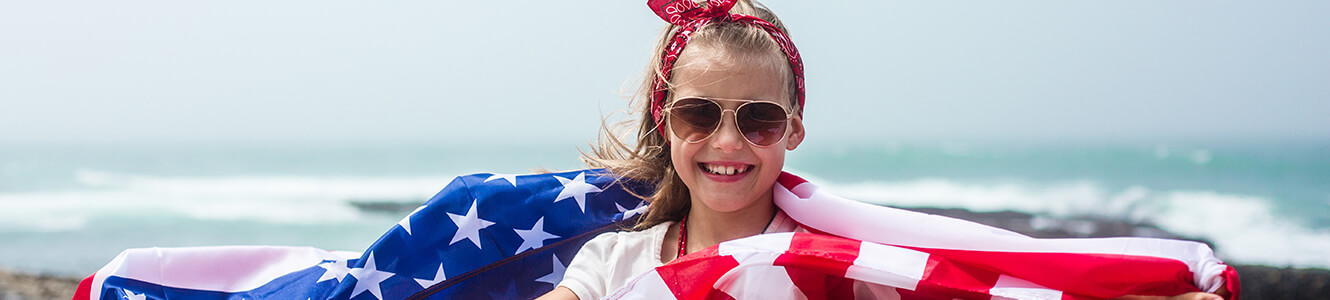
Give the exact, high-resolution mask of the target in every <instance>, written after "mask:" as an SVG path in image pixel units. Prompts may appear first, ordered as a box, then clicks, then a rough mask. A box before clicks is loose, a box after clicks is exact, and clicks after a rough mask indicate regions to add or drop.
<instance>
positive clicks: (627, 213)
mask: <svg viewBox="0 0 1330 300" xmlns="http://www.w3.org/2000/svg"><path fill="white" fill-rule="evenodd" d="M643 204H646V202H638V203H637V206H634V207H633V208H632V209H627V208H623V206H622V205H619V203H618V202H615V203H614V208H615V209H618V210H619V212H621V213H623V219H621V220H627V219H628V218H632V217H633V216H636V215H638V214H641V213H642V206H643Z"/></svg>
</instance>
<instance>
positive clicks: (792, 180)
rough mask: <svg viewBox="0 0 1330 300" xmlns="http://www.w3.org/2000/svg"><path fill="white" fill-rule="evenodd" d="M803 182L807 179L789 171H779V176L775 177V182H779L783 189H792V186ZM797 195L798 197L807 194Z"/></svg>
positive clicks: (806, 196) (804, 196)
mask: <svg viewBox="0 0 1330 300" xmlns="http://www.w3.org/2000/svg"><path fill="white" fill-rule="evenodd" d="M805 182H808V180H804V179H803V178H801V177H799V176H795V175H794V174H790V173H789V172H781V173H780V177H776V183H780V185H781V186H783V187H785V189H787V190H790V191H794V187H796V186H799V185H800V184H803V183H805ZM798 196H799V198H808V196H809V195H798Z"/></svg>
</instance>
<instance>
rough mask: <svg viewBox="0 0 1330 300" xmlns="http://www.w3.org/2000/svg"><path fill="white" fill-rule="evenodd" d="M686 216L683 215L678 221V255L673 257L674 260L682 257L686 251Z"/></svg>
mask: <svg viewBox="0 0 1330 300" xmlns="http://www.w3.org/2000/svg"><path fill="white" fill-rule="evenodd" d="M687 246H688V215H683V220H679V254H677V255H674V258H675V259H678V258H679V257H681V256H683V255H684V253H686V252H687V251H688V250H684V249H687V248H684V247H687Z"/></svg>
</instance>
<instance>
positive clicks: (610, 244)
mask: <svg viewBox="0 0 1330 300" xmlns="http://www.w3.org/2000/svg"><path fill="white" fill-rule="evenodd" d="M674 223H675V222H665V223H660V224H657V225H656V226H652V227H651V228H647V229H646V230H642V231H621V232H606V233H602V234H600V235H598V236H596V237H595V238H593V239H591V241H588V242H587V243H586V244H585V245H582V249H581V250H578V251H577V256H575V257H573V261H572V262H570V263H568V269H567V270H565V271H564V273H563V281H560V282H559V286H563V287H567V288H568V289H570V290H572V291H573V293H574V294H577V298H578V299H581V300H593V299H600V298H601V297H605V295H608V294H609V293H611V292H614V290H617V289H619V287H622V286H623V285H624V284H627V283H628V281H629V280H633V278H636V277H637V276H638V275H642V274H643V273H646V272H647V271H651V269H653V268H655V267H659V266H661V265H662V263H661V262H660V257H661V256H660V249H661V248H662V246H664V245H663V244H662V243H664V242H665V232H666V231H669V229H670V226H671V225H674ZM794 231H799V232H805V230H803V228H800V227H799V224H798V223H795V222H794V220H793V219H790V217H789V216H786V215H785V213H784V212H781V211H777V212H776V216H775V217H773V218H772V219H771V224H769V225H767V229H766V230H764V231H763V233H774V232H794Z"/></svg>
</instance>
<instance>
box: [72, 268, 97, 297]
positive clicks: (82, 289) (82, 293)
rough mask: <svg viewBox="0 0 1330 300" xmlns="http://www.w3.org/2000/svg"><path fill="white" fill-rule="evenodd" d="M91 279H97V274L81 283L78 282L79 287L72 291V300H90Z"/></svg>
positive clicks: (89, 276)
mask: <svg viewBox="0 0 1330 300" xmlns="http://www.w3.org/2000/svg"><path fill="white" fill-rule="evenodd" d="M93 277H97V274H92V275H88V278H84V279H83V281H80V282H79V287H78V289H76V290H74V298H73V300H80V299H82V300H91V299H92V278H93Z"/></svg>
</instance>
